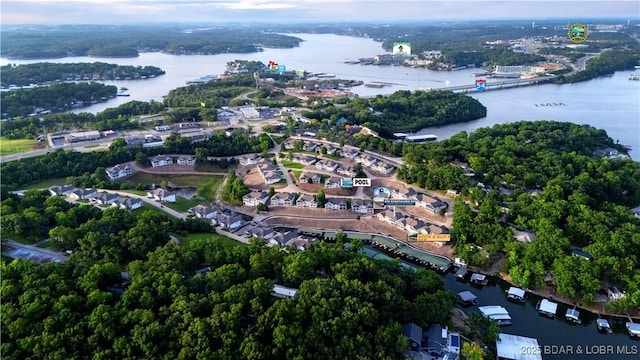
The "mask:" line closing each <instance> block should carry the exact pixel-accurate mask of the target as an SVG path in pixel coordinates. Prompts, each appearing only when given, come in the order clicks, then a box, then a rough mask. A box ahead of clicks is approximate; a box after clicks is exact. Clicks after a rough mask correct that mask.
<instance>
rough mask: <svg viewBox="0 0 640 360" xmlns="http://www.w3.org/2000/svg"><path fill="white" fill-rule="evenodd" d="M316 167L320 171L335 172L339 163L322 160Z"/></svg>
mask: <svg viewBox="0 0 640 360" xmlns="http://www.w3.org/2000/svg"><path fill="white" fill-rule="evenodd" d="M316 167H317V168H318V169H320V170H326V171H335V170H336V169H337V168H338V163H337V162H335V161H331V160H326V159H324V160H320V161H318V162H317V163H316Z"/></svg>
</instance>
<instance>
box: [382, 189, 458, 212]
mask: <svg viewBox="0 0 640 360" xmlns="http://www.w3.org/2000/svg"><path fill="white" fill-rule="evenodd" d="M405 194H407V195H409V193H405ZM392 196H393V193H392ZM398 196H403V195H402V194H400V195H398ZM415 199H416V205H418V206H421V207H423V208H425V209H427V210H428V211H429V212H432V213H434V214H438V213H439V212H440V210H442V209H446V208H447V207H448V205H447V203H445V202H444V201H441V200H440V199H438V198H433V197H431V196H427V195H424V194H419V195H416V196H415Z"/></svg>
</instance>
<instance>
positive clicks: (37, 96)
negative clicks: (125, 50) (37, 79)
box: [0, 82, 118, 119]
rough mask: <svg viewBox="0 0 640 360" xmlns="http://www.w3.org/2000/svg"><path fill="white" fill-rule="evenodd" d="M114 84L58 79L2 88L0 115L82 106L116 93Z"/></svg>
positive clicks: (10, 115)
mask: <svg viewBox="0 0 640 360" xmlns="http://www.w3.org/2000/svg"><path fill="white" fill-rule="evenodd" d="M117 92H118V88H117V87H116V86H113V85H104V84H100V83H97V82H88V83H87V82H80V83H59V84H52V85H49V86H39V87H34V88H28V89H16V90H11V91H2V92H1V93H0V96H1V97H0V107H2V118H3V119H6V118H14V117H17V116H28V115H30V114H32V113H35V112H36V110H39V112H42V111H47V110H48V111H50V112H61V111H66V110H70V109H72V108H74V107H84V106H88V105H91V103H92V102H100V101H106V100H107V99H109V98H113V97H115V96H116V93H117Z"/></svg>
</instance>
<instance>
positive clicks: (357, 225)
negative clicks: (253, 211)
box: [265, 217, 373, 232]
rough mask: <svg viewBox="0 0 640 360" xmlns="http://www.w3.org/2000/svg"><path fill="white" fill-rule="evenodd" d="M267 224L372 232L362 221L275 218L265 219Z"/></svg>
mask: <svg viewBox="0 0 640 360" xmlns="http://www.w3.org/2000/svg"><path fill="white" fill-rule="evenodd" d="M265 223H267V224H286V225H291V226H296V227H299V226H302V227H312V228H316V229H323V230H345V231H346V230H349V231H361V232H372V231H373V230H372V229H371V228H369V227H367V226H366V224H364V223H363V222H362V221H358V220H356V219H344V218H342V219H333V220H330V219H304V218H293V217H277V218H272V219H267V220H266V221H265Z"/></svg>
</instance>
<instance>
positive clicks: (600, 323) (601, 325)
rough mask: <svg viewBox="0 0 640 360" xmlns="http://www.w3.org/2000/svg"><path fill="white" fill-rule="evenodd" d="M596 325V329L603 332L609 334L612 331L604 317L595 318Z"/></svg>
mask: <svg viewBox="0 0 640 360" xmlns="http://www.w3.org/2000/svg"><path fill="white" fill-rule="evenodd" d="M596 327H597V328H598V331H600V332H603V333H607V334H611V333H612V332H613V330H612V329H611V325H609V322H608V321H607V320H605V319H598V320H596Z"/></svg>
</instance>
